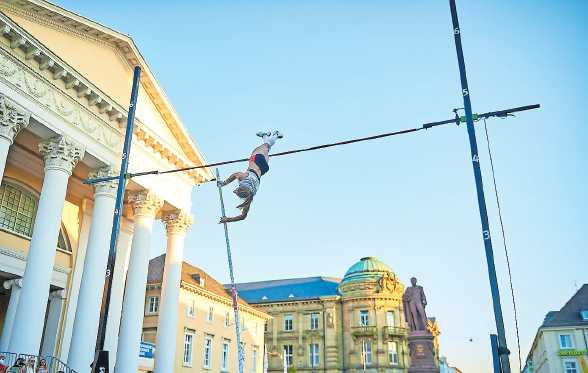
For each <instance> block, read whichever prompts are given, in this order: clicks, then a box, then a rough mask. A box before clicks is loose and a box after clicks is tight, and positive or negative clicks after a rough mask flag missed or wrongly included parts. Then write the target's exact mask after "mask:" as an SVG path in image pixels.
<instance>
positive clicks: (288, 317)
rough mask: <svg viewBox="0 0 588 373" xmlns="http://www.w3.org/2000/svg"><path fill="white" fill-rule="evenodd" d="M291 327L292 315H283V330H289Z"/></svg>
mask: <svg viewBox="0 0 588 373" xmlns="http://www.w3.org/2000/svg"><path fill="white" fill-rule="evenodd" d="M292 329H293V327H292V315H284V330H285V331H291V330H292Z"/></svg>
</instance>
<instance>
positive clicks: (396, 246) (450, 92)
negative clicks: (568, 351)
mask: <svg viewBox="0 0 588 373" xmlns="http://www.w3.org/2000/svg"><path fill="white" fill-rule="evenodd" d="M57 2H58V4H59V5H61V6H63V7H65V8H68V9H71V10H74V11H76V12H78V13H80V14H82V15H85V16H88V17H90V18H92V19H94V20H97V21H99V22H101V23H103V24H105V25H108V26H111V27H113V28H115V29H117V30H120V31H122V32H124V33H128V34H130V35H131V36H132V37H133V38H134V39H135V41H136V42H137V44H138V45H139V47H140V49H141V51H142V53H143V55H144V56H145V57H146V59H147V60H148V61H149V63H150V66H151V68H152V69H153V70H154V72H155V73H156V75H157V77H158V79H159V81H160V83H161V85H162V86H163V87H164V88H165V90H166V93H167V95H168V96H169V97H170V99H171V101H172V102H173V103H174V105H175V107H176V109H177V111H178V112H179V113H180V115H181V117H182V118H183V120H184V122H185V123H186V125H187V126H188V128H189V130H190V132H191V133H192V134H193V137H194V138H195V139H196V141H197V143H198V144H199V146H200V148H201V150H202V151H203V153H204V154H205V156H206V158H207V159H208V160H210V161H218V160H226V159H233V158H240V157H243V156H247V155H248V153H249V151H250V150H251V149H252V148H253V147H254V146H255V145H257V138H256V137H255V136H254V133H255V132H256V131H257V130H259V129H266V128H272V129H273V128H279V129H280V130H282V131H283V132H284V133H285V134H286V137H285V139H284V140H283V141H281V142H280V143H279V144H278V145H276V147H275V149H274V150H275V151H281V150H286V149H291V148H297V147H302V146H309V145H315V144H320V143H325V142H331V141H335V140H342V139H347V138H351V137H357V136H364V135H370V134H376V133H380V132H386V131H391V130H397V129H403V128H407V127H413V126H416V125H419V124H420V123H424V122H428V121H433V120H442V119H446V118H449V117H450V116H451V109H452V108H454V107H461V106H463V102H462V98H461V95H460V86H459V76H458V70H457V62H456V57H455V49H454V44H453V37H452V33H451V19H450V14H449V6H448V4H447V2H445V1H441V2H439V1H432V0H428V1H418V2H401V3H398V2H389V1H388V2H387V1H331V0H319V1H280V2H276V1H248V2H240V1H194V2H191V1H190V2H189V1H167V2H165V5H163V6H162V2H156V1H124V2H121V1H102V2H90V1H83V2H82V1H74V0H59V1H57ZM458 11H459V14H460V21H461V26H462V37H463V43H464V51H465V56H466V64H467V68H468V74H469V76H468V77H469V83H470V84H469V85H470V92H471V97H472V103H473V107H474V111H475V112H485V111H489V110H495V109H502V108H508V107H513V106H521V105H526V104H533V103H540V104H541V105H542V108H541V109H540V110H535V111H532V112H526V113H522V114H520V115H518V116H517V117H516V118H510V119H508V120H492V121H490V122H489V123H488V125H489V131H490V136H491V141H492V145H493V152H494V162H495V167H496V177H497V181H498V186H499V191H500V194H501V202H502V207H503V217H504V222H505V229H506V234H507V241H508V244H509V248H510V255H511V264H512V267H513V280H514V285H515V287H516V294H517V301H518V305H519V315H520V329H521V342H522V350H523V359H524V358H525V356H526V354H527V351H528V348H529V346H530V344H531V342H532V339H533V336H534V334H535V331H536V328H537V326H538V325H539V324H540V323H541V321H542V320H543V317H544V315H545V313H546V312H547V311H549V310H554V309H559V308H560V307H561V306H562V305H563V303H564V302H565V301H566V300H567V299H568V298H569V297H570V296H571V295H572V294H573V293H574V291H575V290H576V289H577V287H578V286H580V285H581V284H582V283H584V282H586V281H587V279H586V263H587V260H588V255H587V250H586V243H585V237H584V234H585V233H586V230H587V229H586V228H587V227H588V224H587V223H586V220H585V217H584V216H583V213H584V212H585V211H586V209H587V208H588V197H587V194H586V190H587V186H588V185H587V184H588V179H587V176H586V175H587V174H586V161H587V160H588V159H587V158H588V157H587V153H586V151H585V148H584V146H585V144H586V140H587V135H588V130H587V129H586V125H585V122H586V119H585V118H586V116H587V114H588V109H587V105H586V102H587V101H588V95H587V93H586V88H587V86H588V85H587V83H588V74H587V73H586V65H585V64H586V59H587V57H588V41H587V40H588V39H586V37H585V36H586V35H588V23H586V22H585V20H583V19H582V17H583V16H584V15H585V14H587V12H588V3H586V2H581V1H568V2H563V3H561V2H548V1H536V0H522V1H518V2H516V3H513V2H509V1H492V2H488V1H480V0H476V1H467V2H465V1H461V2H460V3H459V4H458ZM477 134H478V142H479V146H480V154H481V165H482V167H483V173H484V177H485V190H486V196H487V202H488V206H489V213H490V218H491V229H492V234H493V238H494V247H495V252H496V265H497V269H498V276H499V282H500V286H501V292H502V303H503V310H504V313H505V321H506V327H507V333H508V337H509V347H510V349H511V351H513V357H514V356H515V355H516V342H515V339H514V326H513V317H512V303H511V301H510V298H509V292H508V288H507V285H508V282H507V277H506V264H505V256H504V251H503V249H502V240H501V239H500V234H499V233H500V231H499V225H498V221H497V211H496V207H495V203H494V199H493V189H492V188H491V179H490V178H491V174H490V173H489V161H488V156H487V147H486V144H485V140H484V137H483V132H482V127H481V126H478V127H477ZM238 168H239V167H238V166H235V167H226V168H223V169H222V173H223V174H225V175H226V174H228V173H230V172H232V171H234V170H236V169H238ZM193 197H194V198H193V200H194V208H193V213H194V214H195V216H196V223H195V224H194V226H193V227H192V229H191V231H190V233H189V236H188V241H187V247H186V258H187V260H189V261H190V262H192V263H194V264H196V265H198V266H201V267H203V268H204V269H206V270H207V271H208V272H210V273H211V274H212V275H213V276H215V277H216V278H218V279H219V280H221V281H228V270H227V267H226V256H225V249H224V238H223V232H222V227H221V226H219V225H217V224H216V222H217V221H218V216H219V205H218V196H217V191H216V190H215V187H214V185H212V184H209V185H204V186H201V187H197V188H195V191H194V195H193ZM227 203H228V206H229V207H232V206H234V205H236V204H237V201H236V200H234V199H229V200H228V201H227ZM156 231H157V236H158V237H160V238H159V239H158V240H155V241H154V242H161V243H162V245H161V246H157V247H154V250H153V255H157V254H159V253H161V252H162V251H163V250H164V247H163V242H165V241H164V239H163V228H162V226H161V225H160V224H159V225H158V227H157V228H156ZM230 233H231V239H232V244H233V258H234V263H235V267H236V277H237V280H238V281H253V280H264V279H277V278H288V277H298V276H316V275H328V276H342V275H343V274H344V273H345V271H346V269H347V268H348V267H349V266H351V265H352V264H353V263H354V262H355V261H357V260H358V259H359V258H360V257H363V256H368V255H374V256H378V257H379V258H381V259H382V260H383V261H385V262H386V263H388V264H389V265H390V266H391V267H392V268H393V269H394V271H395V272H396V274H397V275H398V276H399V277H400V278H401V279H402V280H403V281H404V282H405V283H409V281H408V280H409V278H410V277H411V276H413V275H414V276H416V277H418V278H419V281H420V283H421V284H422V285H423V286H424V287H425V290H426V292H427V296H428V299H429V307H428V313H429V315H430V316H435V317H437V319H438V321H439V325H440V329H441V332H442V334H441V351H442V354H444V355H447V357H448V359H449V361H450V362H451V363H453V364H455V365H456V366H458V367H460V368H461V369H462V370H464V371H465V372H482V371H490V369H491V368H490V344H489V338H488V334H490V333H491V332H493V331H494V330H495V328H494V321H493V314H492V308H491V300H490V291H489V285H488V276H487V271H486V263H485V257H484V251H483V244H482V240H481V234H480V222H479V216H478V210H477V204H476V197H475V187H474V180H473V174H472V170H471V164H470V159H469V145H468V140H467V133H466V131H465V127H463V126H462V127H455V126H446V127H442V128H439V129H435V130H430V131H427V132H419V133H417V134H410V135H405V136H401V137H394V138H389V139H386V140H379V141H373V142H369V143H362V144H357V145H350V146H347V147H339V148H336V149H331V150H327V151H321V152H312V153H305V154H300V155H296V156H293V157H287V158H286V157H283V158H279V159H273V160H272V162H271V171H270V173H269V174H267V175H266V176H265V177H264V178H263V180H262V184H261V189H260V191H259V194H258V196H257V197H256V199H255V202H254V205H253V207H252V210H251V213H250V216H249V218H248V219H247V221H245V222H243V223H238V224H233V225H231V232H230ZM470 339H471V341H470ZM513 361H514V360H513ZM516 366H517V364H516V363H515V367H516ZM515 370H516V368H515Z"/></svg>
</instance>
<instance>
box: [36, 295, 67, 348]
mask: <svg viewBox="0 0 588 373" xmlns="http://www.w3.org/2000/svg"><path fill="white" fill-rule="evenodd" d="M64 300H65V290H56V291H53V292H51V293H50V294H49V310H48V312H47V322H46V323H45V333H44V334H43V345H42V346H41V355H42V356H53V354H54V353H55V345H56V342H57V334H58V333H59V320H60V319H61V310H62V309H63V302H64Z"/></svg>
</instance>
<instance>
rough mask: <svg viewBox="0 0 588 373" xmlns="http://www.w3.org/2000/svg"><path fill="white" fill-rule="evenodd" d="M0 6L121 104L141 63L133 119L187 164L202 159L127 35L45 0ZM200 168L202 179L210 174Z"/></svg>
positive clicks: (125, 101) (125, 102) (12, 1)
mask: <svg viewBox="0 0 588 373" xmlns="http://www.w3.org/2000/svg"><path fill="white" fill-rule="evenodd" d="M0 10H1V11H2V12H3V13H5V14H6V15H7V16H8V17H10V19H11V20H13V21H14V23H16V24H17V25H18V26H19V27H21V28H22V29H24V30H25V31H26V32H27V33H29V34H30V35H32V36H33V37H34V38H36V39H37V40H38V41H39V42H40V43H42V44H43V45H44V46H46V47H47V48H49V49H50V50H51V51H52V52H53V53H55V54H56V55H58V56H59V57H60V58H61V59H62V60H63V61H64V62H66V63H67V64H68V65H70V66H71V67H73V68H74V69H75V70H76V71H77V72H79V73H80V74H82V75H83V76H84V77H85V78H86V79H88V80H89V81H90V82H91V83H93V84H94V85H95V86H96V87H98V88H99V89H100V90H101V91H103V92H104V93H105V94H106V95H108V96H109V97H110V98H111V99H113V100H114V101H115V102H116V103H117V104H119V105H120V106H122V107H123V108H124V107H127V106H128V102H129V96H130V86H131V81H132V70H133V67H134V66H135V65H139V66H141V67H142V71H143V72H142V77H141V88H140V92H139V99H138V104H137V112H136V117H137V119H138V120H139V121H141V122H142V123H143V124H144V125H145V126H146V127H147V129H148V132H149V135H150V136H151V137H152V139H151V140H150V141H157V142H160V143H161V144H162V145H164V146H165V147H166V148H168V149H169V150H171V151H172V152H173V153H175V154H177V155H178V156H179V158H183V159H186V160H187V161H188V162H189V164H188V165H202V164H204V163H205V162H204V159H203V157H202V155H201V154H200V152H199V150H198V149H197V148H196V146H195V144H194V142H193V141H192V139H191V138H190V136H189V135H188V133H187V131H186V129H185V127H184V125H183V124H182V123H181V121H180V120H179V117H178V116H177V114H176V113H175V111H174V109H173V107H172V106H171V104H170V103H169V102H168V100H167V98H166V97H165V94H164V93H163V91H162V89H161V87H159V85H158V84H157V81H156V80H155V78H154V76H153V74H152V72H151V71H150V69H149V67H148V66H147V64H146V63H145V61H144V60H143V58H142V56H141V54H140V53H139V51H138V50H137V48H136V46H135V44H134V42H133V41H132V39H131V38H130V37H128V36H126V35H124V34H121V33H119V32H117V31H114V30H112V29H109V28H107V27H105V26H103V25H100V24H98V23H96V22H93V21H91V20H89V19H87V18H84V17H81V16H79V15H77V14H75V13H72V12H69V11H67V10H65V9H62V8H60V7H58V6H55V5H53V4H50V3H48V2H46V1H40V0H7V1H2V2H0ZM204 171H205V172H204V173H205V174H206V176H207V177H205V178H207V179H210V178H212V174H211V173H210V171H209V170H204Z"/></svg>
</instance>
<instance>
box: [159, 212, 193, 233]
mask: <svg viewBox="0 0 588 373" xmlns="http://www.w3.org/2000/svg"><path fill="white" fill-rule="evenodd" d="M161 220H162V221H163V223H164V224H165V229H166V230H167V234H178V233H186V231H187V230H188V228H189V227H190V225H192V222H193V221H194V218H193V217H192V215H191V214H189V213H188V212H186V211H184V210H175V211H171V212H168V213H166V214H165V215H164V216H163V218H162V219H161Z"/></svg>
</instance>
